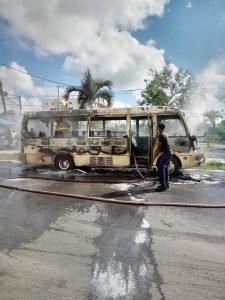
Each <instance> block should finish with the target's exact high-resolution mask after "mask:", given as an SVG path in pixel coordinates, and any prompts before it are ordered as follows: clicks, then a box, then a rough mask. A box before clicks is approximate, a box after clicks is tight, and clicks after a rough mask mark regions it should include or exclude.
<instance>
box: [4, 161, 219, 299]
mask: <svg viewBox="0 0 225 300" xmlns="http://www.w3.org/2000/svg"><path fill="white" fill-rule="evenodd" d="M18 175H23V176H27V177H29V176H41V177H43V176H44V177H48V178H52V179H54V178H57V179H59V178H60V179H70V180H72V182H64V181H55V180H43V179H41V178H39V179H29V178H15V179H10V180H8V179H2V180H1V183H4V184H7V185H14V186H19V187H27V188H33V189H37V190H46V191H58V192H61V193H62V192H65V193H75V194H80V195H88V196H90V195H93V196H100V197H104V198H114V199H125V200H129V201H134V200H145V201H153V202H176V203H187V202H188V203H208V204H225V196H224V194H225V193H224V192H225V172H214V171H208V172H206V171H203V170H189V171H188V172H186V171H185V172H184V173H183V174H182V175H180V176H178V177H176V178H171V182H170V188H169V190H167V191H166V192H161V193H159V192H156V191H155V188H156V186H157V182H156V181H154V180H153V181H144V182H139V183H137V184H133V183H131V182H130V180H133V179H135V178H136V179H137V177H135V176H134V174H132V173H131V174H130V173H129V172H128V173H127V172H125V173H122V174H121V173H116V172H113V174H109V173H96V172H95V171H94V172H91V174H89V177H88V179H87V174H82V173H80V172H79V171H77V172H61V171H56V170H54V169H48V168H26V167H24V166H22V165H20V164H19V163H13V162H1V163H0V176H1V177H2V178H5V177H17V176H18ZM112 178H113V179H115V180H116V179H121V180H124V182H123V183H119V184H115V183H110V182H109V183H107V180H109V181H110V180H111V179H112ZM93 179H94V180H96V179H97V180H98V181H99V183H97V184H96V183H94V182H92V183H90V181H92V180H93ZM85 180H87V181H88V182H84V181H85ZM103 180H104V183H101V181H103ZM0 191H1V193H0V288H1V293H0V299H78V300H80V299H109V300H111V299H143V300H145V299H171V300H172V299H173V300H174V299H210V300H212V299H225V276H224V274H225V218H224V214H225V209H212V208H211V209H207V208H204V209H202V208H181V207H160V206H158V207H155V206H154V207H143V206H131V205H120V204H110V203H102V202H95V201H87V200H80V199H69V198H63V197H59V196H49V195H41V194H33V193H28V192H20V191H15V190H10V189H5V188H0Z"/></svg>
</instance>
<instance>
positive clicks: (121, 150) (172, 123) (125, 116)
mask: <svg viewBox="0 0 225 300" xmlns="http://www.w3.org/2000/svg"><path fill="white" fill-rule="evenodd" d="M159 122H163V123H164V124H165V125H166V132H167V133H168V135H169V138H170V144H171V145H170V146H171V147H172V149H173V152H174V155H173V158H172V163H171V170H170V171H171V173H173V172H174V173H176V172H177V171H178V170H179V169H180V168H191V167H194V166H198V165H201V164H202V162H203V161H204V155H203V153H202V152H201V150H200V149H199V148H198V147H197V140H196V138H195V137H194V136H191V135H190V132H189V129H188V126H187V123H186V121H185V118H184V112H182V111H181V110H179V109H177V108H171V107H161V106H155V107H154V106H153V107H152V106H151V107H132V108H97V109H91V110H85V109H80V110H74V111H71V112H68V111H67V112H66V111H54V112H52V111H48V112H46V111H43V112H34V113H26V114H25V115H24V118H23V122H22V130H21V160H22V161H23V162H24V163H26V164H32V165H55V166H56V167H57V168H59V169H61V170H69V169H73V168H75V167H79V168H81V167H94V168H96V167H102V168H105V167H110V168H112V167H115V168H118V167H119V168H126V167H134V165H135V164H134V162H136V163H137V164H138V165H139V166H148V165H149V164H150V163H151V162H152V159H153V154H154V149H155V148H156V147H157V143H158V139H157V124H158V123H159ZM159 160H160V155H159V156H158V157H157V158H155V159H154V162H153V167H156V168H157V165H158V163H159Z"/></svg>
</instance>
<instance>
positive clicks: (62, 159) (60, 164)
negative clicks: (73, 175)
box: [54, 152, 75, 171]
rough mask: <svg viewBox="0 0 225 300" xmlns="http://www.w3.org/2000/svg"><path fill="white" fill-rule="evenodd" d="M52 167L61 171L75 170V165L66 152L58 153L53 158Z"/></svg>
mask: <svg viewBox="0 0 225 300" xmlns="http://www.w3.org/2000/svg"><path fill="white" fill-rule="evenodd" d="M54 165H55V167H56V168H57V169H60V170H62V171H67V170H72V169H74V168H75V163H74V160H73V158H72V156H71V155H70V153H68V152H59V153H57V154H56V156H55V158H54Z"/></svg>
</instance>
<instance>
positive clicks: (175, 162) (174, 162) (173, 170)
mask: <svg viewBox="0 0 225 300" xmlns="http://www.w3.org/2000/svg"><path fill="white" fill-rule="evenodd" d="M160 160H161V156H160V157H159V158H158V160H157V163H156V166H157V168H158V167H159V163H160ZM181 167H182V164H181V161H180V159H179V157H178V156H176V155H175V154H173V156H172V158H171V163H170V167H169V174H170V175H177V174H178V172H179V170H180V169H181Z"/></svg>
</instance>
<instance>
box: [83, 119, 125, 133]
mask: <svg viewBox="0 0 225 300" xmlns="http://www.w3.org/2000/svg"><path fill="white" fill-rule="evenodd" d="M89 136H90V137H92V136H96V137H105V136H107V137H116V136H117V137H124V136H126V118H125V117H123V118H105V119H102V118H101V119H98V118H95V119H91V122H90V131H89Z"/></svg>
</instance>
